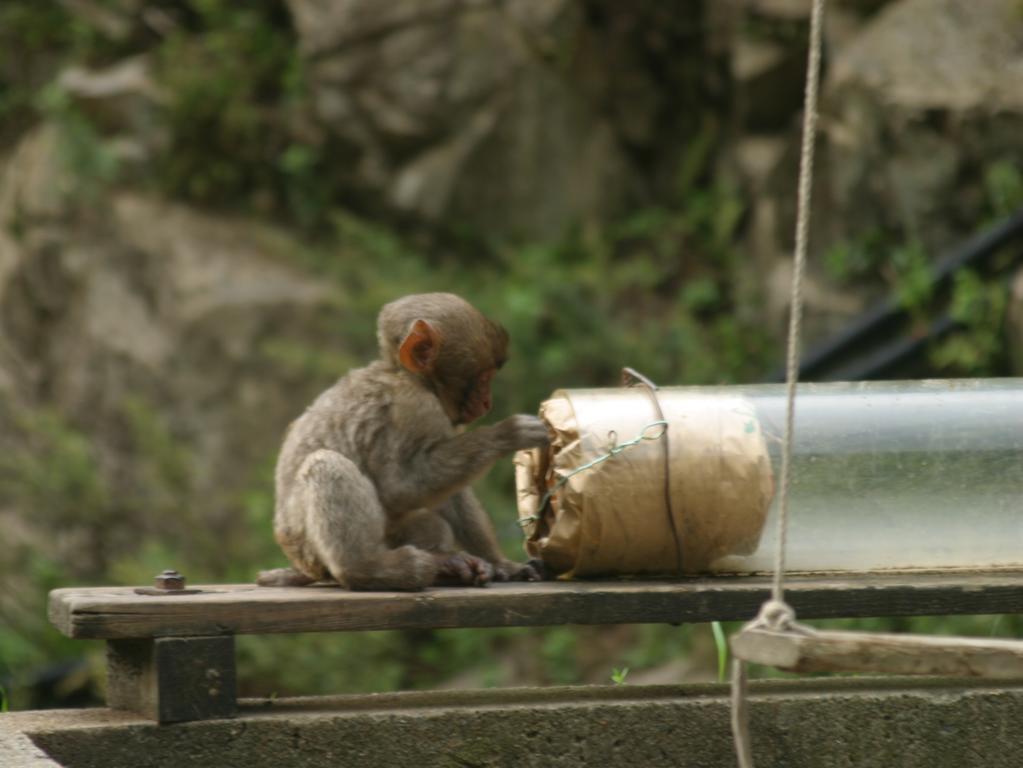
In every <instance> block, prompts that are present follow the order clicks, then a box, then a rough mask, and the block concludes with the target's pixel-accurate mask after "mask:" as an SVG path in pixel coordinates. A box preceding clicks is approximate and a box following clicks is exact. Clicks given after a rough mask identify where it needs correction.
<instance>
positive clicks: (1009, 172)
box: [984, 160, 1023, 219]
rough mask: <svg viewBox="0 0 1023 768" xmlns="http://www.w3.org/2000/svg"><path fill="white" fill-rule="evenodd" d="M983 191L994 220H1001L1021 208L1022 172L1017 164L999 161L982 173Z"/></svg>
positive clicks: (1022, 198) (1022, 205)
mask: <svg viewBox="0 0 1023 768" xmlns="http://www.w3.org/2000/svg"><path fill="white" fill-rule="evenodd" d="M984 191H985V193H986V197H987V202H988V208H989V209H990V210H991V214H992V216H993V217H994V218H996V219H998V218H1003V217H1005V216H1008V215H1010V214H1012V213H1015V212H1016V211H1018V210H1019V209H1020V208H1021V207H1023V170H1021V169H1020V166H1019V164H1018V163H1014V162H1012V161H1011V160H1000V161H998V162H995V163H992V164H991V165H990V166H989V167H988V168H987V170H986V172H985V173H984Z"/></svg>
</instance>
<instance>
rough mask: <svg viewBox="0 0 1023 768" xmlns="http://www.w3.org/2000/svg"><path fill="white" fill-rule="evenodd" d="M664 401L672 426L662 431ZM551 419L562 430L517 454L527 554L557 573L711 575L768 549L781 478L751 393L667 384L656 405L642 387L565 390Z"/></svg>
mask: <svg viewBox="0 0 1023 768" xmlns="http://www.w3.org/2000/svg"><path fill="white" fill-rule="evenodd" d="M658 404H659V405H660V410H661V413H663V416H664V420H665V421H666V422H667V429H666V430H653V429H651V428H650V427H651V425H652V424H654V423H655V422H657V421H659V419H660V415H661V414H659V413H658V410H657V405H658ZM540 416H541V418H542V419H544V421H545V422H546V423H547V424H548V426H549V427H550V428H551V431H552V434H553V435H554V436H555V437H554V439H553V440H552V441H551V445H550V447H549V448H548V449H546V450H543V451H541V450H539V449H534V450H530V451H521V452H519V453H518V454H517V455H516V457H515V478H516V486H517V492H518V508H519V518H520V524H521V525H522V527H523V531H524V533H525V535H526V543H525V546H526V551H527V552H528V553H529V554H530V556H532V557H536V558H539V559H540V560H542V561H543V562H544V564H545V565H546V566H547V568H548V569H550V570H551V571H552V572H554V573H557V574H560V575H563V576H568V577H570V576H596V575H614V574H618V575H625V574H672V573H685V574H693V573H702V572H706V571H708V570H710V569H711V566H712V564H713V563H714V561H716V560H718V559H720V558H722V557H725V556H728V555H746V554H751V553H752V552H753V551H754V550H755V549H756V547H757V545H758V544H759V542H760V536H761V533H762V531H763V527H764V522H765V520H766V518H767V512H768V508H769V507H770V504H771V500H772V497H773V494H774V480H773V475H772V470H771V462H770V459H769V456H768V452H767V445H766V441H765V440H764V435H763V432H762V431H761V428H760V423H759V421H758V420H757V417H756V412H755V411H754V408H753V405H752V403H750V402H749V401H748V400H746V399H745V398H743V397H740V396H736V395H730V394H727V393H714V392H708V391H707V390H700V391H698V392H695V391H693V390H687V389H683V388H667V389H660V390H658V391H657V403H656V404H655V403H654V401H653V399H652V395H651V393H650V392H649V391H648V390H645V389H642V388H628V389H607V390H561V391H558V392H555V393H554V395H552V397H551V399H549V400H547V401H545V402H544V403H543V404H542V406H541V408H540ZM662 431H663V435H661V434H660V433H661V432H662ZM644 435H645V436H646V437H647V439H643V440H640V439H638V438H639V437H640V436H644ZM610 454H613V455H610ZM609 455H610V457H609V458H604V459H603V460H600V459H601V457H608V456H609ZM666 459H667V462H666ZM587 465H589V466H588V468H586V469H581V470H580V468H581V467H584V466H587Z"/></svg>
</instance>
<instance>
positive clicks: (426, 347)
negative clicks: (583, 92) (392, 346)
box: [398, 320, 441, 373]
mask: <svg viewBox="0 0 1023 768" xmlns="http://www.w3.org/2000/svg"><path fill="white" fill-rule="evenodd" d="M440 345H441V337H440V332H439V331H438V330H437V329H436V328H434V327H433V326H432V325H430V324H429V323H428V322H426V321H425V320H416V321H415V322H414V323H413V324H412V328H411V329H410V330H409V332H408V335H406V336H405V339H404V340H403V341H402V342H401V345H400V346H399V347H398V359H399V360H400V361H401V364H402V366H403V367H404V368H405V369H406V370H409V371H411V372H412V373H429V372H430V371H432V370H433V366H434V363H436V362H437V355H438V354H440Z"/></svg>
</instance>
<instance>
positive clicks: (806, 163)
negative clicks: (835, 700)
mask: <svg viewBox="0 0 1023 768" xmlns="http://www.w3.org/2000/svg"><path fill="white" fill-rule="evenodd" d="M823 16H824V0H814V2H813V12H812V14H811V16H810V49H809V51H808V53H807V65H806V91H805V93H804V98H803V144H802V150H801V152H800V158H799V192H798V200H797V204H798V211H797V214H796V252H795V257H794V261H793V265H792V305H791V307H790V309H789V337H788V350H787V354H786V359H785V436H784V440H783V442H782V453H781V484H780V487H779V489H778V522H777V532H778V533H777V549H776V550H775V554H774V581H773V583H772V587H771V599H770V600H769V601H767V602H765V603H764V605H763V606H761V608H760V613H759V615H758V616H757V618H756V619H754V620H753V622H751V624H752V625H760V626H764V625H767V626H773V627H775V628H778V627H787V626H791V625H792V624H793V621H794V619H795V614H794V613H793V611H792V609H791V608H790V607H789V606H788V605H787V604H786V603H785V582H784V579H785V548H786V544H787V539H788V516H789V486H790V480H791V475H792V444H793V432H794V426H795V412H796V383H797V381H798V380H799V347H800V337H801V334H802V315H803V273H804V272H805V269H806V244H807V235H808V232H809V227H810V193H811V190H812V188H813V150H814V145H815V143H816V139H817V92H818V85H819V83H820V61H821V26H822V24H821V22H822V19H823ZM731 700H732V735H733V737H734V738H735V752H736V756H737V758H738V761H739V768H753V753H752V750H751V749H750V740H749V718H748V716H747V712H746V664H745V662H743V661H741V660H738V659H737V660H736V661H735V662H734V663H733V665H732V696H731Z"/></svg>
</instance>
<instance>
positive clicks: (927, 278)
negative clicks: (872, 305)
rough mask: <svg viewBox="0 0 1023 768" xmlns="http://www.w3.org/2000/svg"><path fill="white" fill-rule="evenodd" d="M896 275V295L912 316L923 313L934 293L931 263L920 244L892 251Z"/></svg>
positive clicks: (910, 244) (897, 247)
mask: <svg viewBox="0 0 1023 768" xmlns="http://www.w3.org/2000/svg"><path fill="white" fill-rule="evenodd" d="M891 266H892V269H893V270H894V274H895V294H896V296H897V297H898V300H899V304H901V305H902V306H903V307H904V308H905V309H907V310H908V311H909V312H910V314H914V315H919V314H920V313H922V312H923V311H924V310H925V308H926V306H927V303H928V301H930V299H931V296H932V295H933V292H934V284H933V277H932V275H931V263H930V261H929V260H928V258H927V254H926V253H925V251H924V249H923V246H922V245H921V244H920V243H915V242H913V243H908V244H906V245H902V246H896V247H894V248H892V249H891Z"/></svg>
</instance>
